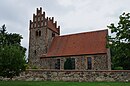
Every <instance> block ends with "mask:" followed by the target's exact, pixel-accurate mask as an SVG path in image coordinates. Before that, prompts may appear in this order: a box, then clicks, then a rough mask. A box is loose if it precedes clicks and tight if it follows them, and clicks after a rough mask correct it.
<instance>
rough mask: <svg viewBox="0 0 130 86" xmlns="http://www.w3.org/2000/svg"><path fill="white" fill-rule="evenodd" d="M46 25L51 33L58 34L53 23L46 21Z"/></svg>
mask: <svg viewBox="0 0 130 86" xmlns="http://www.w3.org/2000/svg"><path fill="white" fill-rule="evenodd" d="M47 23H48V25H47V27H48V28H49V29H50V30H52V31H54V32H56V33H59V31H58V28H57V26H56V25H55V23H53V21H51V20H48V21H47Z"/></svg>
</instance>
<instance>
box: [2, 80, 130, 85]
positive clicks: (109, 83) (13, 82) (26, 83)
mask: <svg viewBox="0 0 130 86" xmlns="http://www.w3.org/2000/svg"><path fill="white" fill-rule="evenodd" d="M0 86H130V83H129V82H48V81H47V82H35V81H28V82H27V81H0Z"/></svg>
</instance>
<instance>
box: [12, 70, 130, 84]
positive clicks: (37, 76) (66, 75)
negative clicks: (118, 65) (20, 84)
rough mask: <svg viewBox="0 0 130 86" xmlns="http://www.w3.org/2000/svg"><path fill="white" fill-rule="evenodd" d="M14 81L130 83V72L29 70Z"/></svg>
mask: <svg viewBox="0 0 130 86" xmlns="http://www.w3.org/2000/svg"><path fill="white" fill-rule="evenodd" d="M13 80H25V81H78V82H93V81H121V82H128V81H130V70H111V71H108V70H102V71H99V70H96V71H94V70H93V71H84V70H82V71H76V70H75V71H69V70H66V71H65V70H64V71H61V70H42V69H41V70H27V71H26V72H24V73H22V74H21V75H20V76H19V77H15V78H13Z"/></svg>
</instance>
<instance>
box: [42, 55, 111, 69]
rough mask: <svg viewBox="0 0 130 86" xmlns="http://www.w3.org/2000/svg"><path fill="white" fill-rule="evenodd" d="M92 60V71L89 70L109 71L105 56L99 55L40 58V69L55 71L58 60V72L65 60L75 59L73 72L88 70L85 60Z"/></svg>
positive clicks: (62, 67)
mask: <svg viewBox="0 0 130 86" xmlns="http://www.w3.org/2000/svg"><path fill="white" fill-rule="evenodd" d="M88 57H91V58H92V69H91V70H109V67H108V66H109V65H108V57H107V55H106V54H101V55H83V56H68V57H55V58H54V57H52V58H42V59H41V60H40V61H41V65H42V66H41V68H42V69H55V64H56V62H57V61H56V60H57V59H60V70H64V63H65V62H66V60H67V58H74V59H75V70H88V67H87V58H88Z"/></svg>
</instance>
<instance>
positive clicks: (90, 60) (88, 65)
mask: <svg viewBox="0 0 130 86" xmlns="http://www.w3.org/2000/svg"><path fill="white" fill-rule="evenodd" d="M87 69H89V70H91V69H92V58H91V57H88V58H87Z"/></svg>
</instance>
